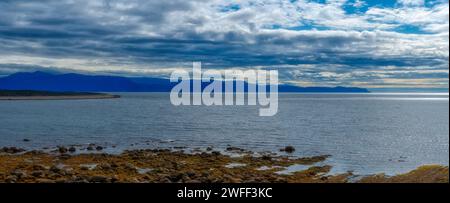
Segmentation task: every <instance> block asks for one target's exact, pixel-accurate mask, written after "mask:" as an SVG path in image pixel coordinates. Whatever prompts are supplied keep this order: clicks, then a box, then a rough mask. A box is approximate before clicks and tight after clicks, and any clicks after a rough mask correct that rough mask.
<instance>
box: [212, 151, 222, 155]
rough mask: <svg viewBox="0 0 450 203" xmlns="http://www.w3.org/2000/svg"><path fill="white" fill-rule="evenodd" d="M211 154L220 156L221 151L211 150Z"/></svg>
mask: <svg viewBox="0 0 450 203" xmlns="http://www.w3.org/2000/svg"><path fill="white" fill-rule="evenodd" d="M211 154H212V155H214V156H220V155H221V153H220V152H219V151H213V152H211Z"/></svg>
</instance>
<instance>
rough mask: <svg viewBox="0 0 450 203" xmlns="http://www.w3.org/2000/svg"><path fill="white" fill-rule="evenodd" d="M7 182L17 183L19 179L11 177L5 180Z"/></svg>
mask: <svg viewBox="0 0 450 203" xmlns="http://www.w3.org/2000/svg"><path fill="white" fill-rule="evenodd" d="M5 182H7V183H15V182H17V177H16V176H14V175H9V176H7V177H6V178H5Z"/></svg>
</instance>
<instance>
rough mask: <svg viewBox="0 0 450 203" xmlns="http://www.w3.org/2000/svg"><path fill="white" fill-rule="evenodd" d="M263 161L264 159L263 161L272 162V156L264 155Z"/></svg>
mask: <svg viewBox="0 0 450 203" xmlns="http://www.w3.org/2000/svg"><path fill="white" fill-rule="evenodd" d="M261 159H262V160H266V161H270V160H272V156H270V155H263V156H262V157H261Z"/></svg>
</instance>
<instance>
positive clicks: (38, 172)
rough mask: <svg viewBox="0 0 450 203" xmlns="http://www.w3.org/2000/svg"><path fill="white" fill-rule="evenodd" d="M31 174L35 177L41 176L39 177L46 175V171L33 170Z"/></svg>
mask: <svg viewBox="0 0 450 203" xmlns="http://www.w3.org/2000/svg"><path fill="white" fill-rule="evenodd" d="M31 175H32V176H33V177H36V178H39V177H42V176H43V175H44V171H33V172H31Z"/></svg>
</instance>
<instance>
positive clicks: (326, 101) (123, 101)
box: [0, 93, 449, 174]
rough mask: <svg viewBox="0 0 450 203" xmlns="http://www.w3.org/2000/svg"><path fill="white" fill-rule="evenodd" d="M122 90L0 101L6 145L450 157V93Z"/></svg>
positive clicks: (395, 166)
mask: <svg viewBox="0 0 450 203" xmlns="http://www.w3.org/2000/svg"><path fill="white" fill-rule="evenodd" d="M121 95H122V98H120V99H110V100H66V101H0V147H1V146H18V147H24V148H26V149H42V148H44V147H54V146H56V145H72V144H87V143H96V144H100V145H104V146H106V147H107V148H106V150H107V151H108V152H118V151H120V150H123V149H129V148H158V147H160V148H168V147H189V148H191V149H192V148H195V147H202V148H205V147H207V146H214V147H215V148H221V149H224V148H226V147H227V146H228V145H231V146H236V147H241V148H245V149H248V150H252V151H273V152H278V150H279V149H280V148H282V147H284V146H287V145H292V146H294V147H295V148H296V151H295V153H294V155H296V156H312V155H324V154H329V155H332V157H331V158H330V159H329V160H328V161H326V163H325V164H331V165H333V166H334V169H333V171H334V172H336V173H340V172H346V171H354V172H355V173H357V174H373V173H379V172H385V173H387V174H397V173H403V172H406V171H409V170H412V169H414V168H416V167H418V166H420V165H424V164H443V165H448V162H449V152H448V150H449V136H448V133H449V101H448V94H280V99H279V105H280V106H279V112H278V114H277V115H276V116H274V117H259V116H258V108H259V107H255V106H221V107H218V106H213V107H206V106H182V107H175V106H172V104H171V103H170V100H169V95H168V94H164V93H124V94H121ZM24 138H27V139H30V140H31V141H30V142H24V141H23V139H24ZM114 145H117V147H115V148H112V147H111V146H114Z"/></svg>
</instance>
